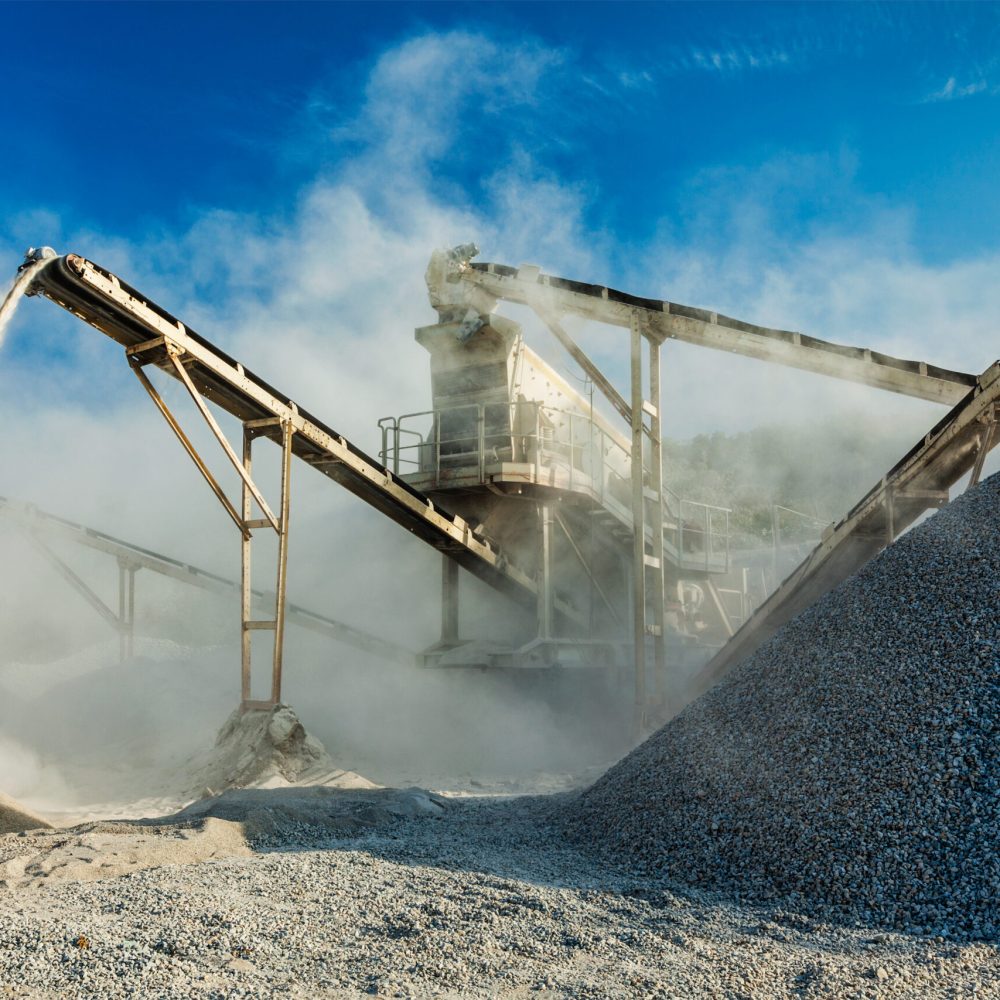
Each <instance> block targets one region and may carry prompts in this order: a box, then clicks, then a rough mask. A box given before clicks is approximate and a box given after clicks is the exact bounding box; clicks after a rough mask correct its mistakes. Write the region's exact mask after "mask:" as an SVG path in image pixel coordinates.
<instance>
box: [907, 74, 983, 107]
mask: <svg viewBox="0 0 1000 1000" xmlns="http://www.w3.org/2000/svg"><path fill="white" fill-rule="evenodd" d="M987 90H988V91H989V93H990V94H996V93H997V91H998V88H997V87H990V86H989V84H987V82H986V80H984V79H979V80H974V81H972V82H971V83H966V84H960V83H959V82H958V80H957V79H956V78H955V77H953V76H949V77H948V79H947V80H946V81H945V84H944V86H943V87H941V89H940V90H935V91H933V92H932V93H930V94H928V95H927V96H926V97H924V99H923V103H924V104H932V103H936V102H938V101H958V100H961V99H962V98H963V97H975V95H976V94H982V93H985V92H986V91H987Z"/></svg>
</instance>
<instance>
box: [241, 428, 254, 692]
mask: <svg viewBox="0 0 1000 1000" xmlns="http://www.w3.org/2000/svg"><path fill="white" fill-rule="evenodd" d="M243 469H244V471H245V472H246V474H247V475H248V476H249V475H251V474H252V472H253V433H252V432H251V430H250V428H249V427H247V426H246V424H244V425H243ZM241 482H242V493H243V524H244V525H245V524H246V523H247V521H249V520H250V516H251V515H252V514H253V497H252V496H251V494H250V490H249V489H247V484H246V480H245V479H244V480H242V481H241ZM252 557H253V536H252V535H251V533H250V532H249V531H244V532H243V538H242V543H241V546H240V677H241V696H240V703H241V704H242V705H246V704H247V703H248V702H249V701H250V691H251V669H250V664H251V647H250V639H251V635H250V629H249V628H248V627H247V622H249V621H250V620H251V619H252V618H253V572H252V570H253V558H252Z"/></svg>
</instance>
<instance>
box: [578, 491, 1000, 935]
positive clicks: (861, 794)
mask: <svg viewBox="0 0 1000 1000" xmlns="http://www.w3.org/2000/svg"><path fill="white" fill-rule="evenodd" d="M567 808H568V810H569V814H568V817H567V823H568V832H569V835H570V836H571V837H572V838H574V839H576V840H579V841H583V842H585V843H587V844H588V845H592V846H594V847H595V848H600V849H608V850H611V851H614V852H616V853H617V854H619V855H622V854H624V855H626V856H628V855H632V856H633V857H634V859H635V861H636V862H637V864H638V867H639V869H640V870H641V871H646V872H649V873H653V872H657V873H662V874H665V875H667V876H668V877H671V878H675V879H676V880H677V881H678V882H683V883H684V884H687V885H692V886H698V887H703V888H708V889H712V890H717V891H722V892H725V893H728V894H730V895H736V896H738V897H739V898H742V899H745V900H751V901H757V902H774V901H781V902H782V904H783V905H791V906H793V907H795V908H797V909H799V911H800V912H805V913H811V914H812V915H814V916H817V917H821V918H827V919H836V920H848V921H850V922H858V923H862V924H869V925H877V926H883V927H891V928H895V929H901V930H904V931H907V932H910V933H922V934H933V935H940V936H944V937H947V938H954V939H993V940H995V939H997V938H1000V474H998V475H996V476H993V477H991V478H990V479H988V480H986V481H985V482H983V483H981V484H979V486H978V487H976V488H975V489H973V490H970V491H968V492H967V493H965V494H964V495H963V496H962V497H960V498H958V499H957V500H955V501H954V502H953V503H951V504H950V505H948V506H947V507H946V508H944V509H943V510H941V511H939V512H938V513H937V514H935V515H934V516H933V517H931V518H929V519H928V520H927V521H925V522H924V523H923V524H921V525H919V526H917V527H916V528H914V529H913V530H912V531H911V532H909V533H908V534H906V535H905V536H903V537H902V538H901V539H899V540H898V541H897V542H896V543H895V544H894V545H892V546H890V547H889V548H888V549H886V550H885V551H884V552H883V553H882V554H881V555H880V556H879V557H878V558H876V559H875V560H873V561H872V562H871V563H869V564H868V565H867V566H866V567H865V568H864V569H862V570H861V571H860V572H859V573H858V574H856V575H855V576H854V577H852V578H851V579H850V580H848V581H846V582H845V583H843V584H842V585H841V586H840V587H838V588H837V589H836V590H834V591H832V592H831V593H830V594H828V595H826V597H824V598H823V599H822V600H821V601H820V602H818V603H817V604H816V605H814V606H813V607H812V608H810V609H809V610H807V611H806V612H804V613H803V614H801V615H800V616H799V617H798V618H796V619H795V620H793V621H792V622H789V623H788V624H787V625H786V626H785V627H784V628H783V629H781V630H780V631H779V632H778V633H777V634H776V635H775V636H774V637H773V638H772V639H771V640H770V641H769V642H768V643H766V644H765V645H764V646H762V647H761V648H760V649H759V650H758V651H757V652H756V653H755V654H754V655H753V656H752V657H750V658H749V659H748V660H747V661H745V662H744V663H743V664H742V665H740V666H739V667H738V668H737V669H736V670H735V671H734V672H733V673H732V674H730V675H729V676H728V677H727V678H725V679H724V680H723V681H722V682H721V683H720V684H718V685H717V686H716V687H715V688H713V689H712V690H711V691H709V692H708V693H707V694H706V695H705V696H703V697H702V698H700V699H699V700H698V701H697V702H695V703H694V704H693V705H691V706H689V707H688V708H687V709H686V710H685V711H684V712H683V713H682V714H681V715H680V716H678V717H677V718H676V719H674V720H672V721H671V722H670V723H668V724H667V725H666V726H664V727H663V728H662V729H661V730H660V731H659V732H657V733H656V734H654V735H653V736H652V737H651V738H650V739H649V740H647V741H646V742H645V743H644V744H642V745H641V746H640V747H638V748H637V749H636V750H634V751H633V752H632V753H631V754H630V755H629V756H627V757H626V758H625V759H624V760H622V761H621V762H619V763H618V764H617V765H616V766H615V767H613V768H612V769H611V770H610V771H608V773H607V774H606V775H605V776H604V777H603V778H601V779H600V780H599V781H598V782H597V783H596V784H595V785H594V786H592V787H591V788H590V789H588V790H587V791H586V792H584V793H583V794H582V796H581V797H580V798H579V799H577V800H575V801H574V802H572V803H570V804H569V805H568V807H567Z"/></svg>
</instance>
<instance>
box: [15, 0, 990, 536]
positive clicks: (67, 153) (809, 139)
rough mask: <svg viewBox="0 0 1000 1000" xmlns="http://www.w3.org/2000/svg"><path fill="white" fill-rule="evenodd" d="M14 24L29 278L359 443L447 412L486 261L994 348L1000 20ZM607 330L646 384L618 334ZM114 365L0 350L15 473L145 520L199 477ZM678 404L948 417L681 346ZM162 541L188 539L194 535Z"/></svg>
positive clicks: (287, 14)
mask: <svg viewBox="0 0 1000 1000" xmlns="http://www.w3.org/2000/svg"><path fill="white" fill-rule="evenodd" d="M3 15H4V31H5V38H6V40H7V41H6V46H5V52H4V59H3V60H2V61H0V87H2V92H3V93H4V95H5V99H4V102H3V104H2V105H0V121H2V125H3V127H2V128H0V162H2V163H3V165H4V166H3V174H2V177H3V181H2V183H0V255H2V257H3V259H5V260H6V261H7V268H8V272H9V273H13V270H14V268H15V267H16V265H17V263H18V262H19V260H20V257H21V254H22V252H23V250H24V248H25V247H26V246H27V245H29V244H35V245H37V244H40V243H48V244H51V245H53V246H55V247H56V248H57V249H59V250H60V251H68V250H74V251H76V252H79V253H83V254H85V255H86V256H89V257H91V258H92V259H94V260H97V261H98V262H100V263H102V264H104V265H105V266H108V267H110V268H112V269H113V270H116V271H118V273H120V274H121V275H122V276H123V277H124V278H126V279H127V280H129V281H130V282H131V283H133V284H135V285H136V286H138V287H139V288H141V289H143V290H144V291H147V292H148V293H149V294H150V295H152V296H153V297H154V298H156V299H157V300H158V301H160V302H161V303H162V304H163V305H164V306H166V307H167V308H169V309H171V311H173V312H174V313H175V314H177V315H179V316H181V317H182V318H183V319H184V320H185V321H187V322H188V323H190V324H191V325H193V326H194V327H195V328H196V329H199V330H200V331H201V332H202V333H204V334H206V335H208V336H210V337H212V338H213V339H215V340H217V341H218V342H220V343H221V344H222V345H224V346H225V347H226V348H227V349H229V350H231V351H233V352H234V353H236V354H237V355H238V356H239V357H241V358H242V359H243V360H244V361H245V362H246V363H247V364H248V365H250V366H251V367H253V368H254V369H255V370H258V371H260V372H261V373H262V374H264V375H265V376H266V377H268V378H269V380H270V381H272V382H274V383H275V384H279V385H281V386H282V388H284V389H285V390H286V391H288V392H290V393H291V394H292V395H293V396H294V397H295V398H297V399H299V400H300V401H301V402H302V404H303V405H304V406H306V407H308V408H309V409H310V410H313V411H315V412H316V413H318V414H320V415H321V416H323V417H324V418H325V419H327V420H328V422H329V423H331V424H332V425H333V426H334V427H336V428H337V429H338V430H341V431H343V432H345V433H348V434H350V435H352V436H354V437H356V438H357V440H358V442H359V444H361V445H362V446H363V447H366V448H369V449H375V448H376V447H377V443H376V437H375V433H374V422H375V420H376V419H377V418H378V417H379V416H382V415H385V414H387V413H398V412H401V411H411V410H417V409H421V408H422V407H423V406H425V405H426V404H427V402H428V400H427V395H428V378H427V368H426V366H427V361H426V357H425V356H424V355H423V354H422V352H421V350H420V349H419V348H418V347H417V346H416V345H414V344H413V341H412V330H413V327H414V326H417V325H420V324H423V323H428V322H431V321H432V320H433V313H432V312H431V311H430V309H429V307H428V304H427V299H426V293H425V290H424V288H423V271H424V267H425V266H426V261H427V259H428V257H429V254H430V252H431V250H432V249H434V248H435V247H437V246H442V245H449V244H454V243H459V242H465V241H467V240H469V239H475V240H477V241H478V242H479V243H480V245H481V246H482V248H483V258H484V259H493V260H498V261H501V262H504V263H511V264H519V263H522V262H532V263H537V264H540V265H541V266H543V267H544V268H546V269H547V270H549V271H552V272H554V273H557V274H563V275H566V276H568V277H574V278H580V279H585V280H592V281H598V282H602V283H607V284H611V285H616V286H618V287H621V288H625V289H627V290H629V291H633V292H635V293H638V294H647V295H654V296H659V297H664V298H670V299H673V300H675V301H680V302H689V303H692V304H695V305H701V306H707V307H711V308H716V309H719V310H721V311H725V312H727V313H729V314H730V315H734V316H739V317H743V318H745V319H748V320H752V321H756V322H761V323H765V324H768V325H774V326H783V327H786V328H792V329H800V330H803V331H804V332H808V333H811V334H814V335H817V336H822V337H828V338H830V339H833V340H839V341H842V342H846V343H856V344H864V345H867V346H871V347H875V348H877V349H880V350H883V351H888V352H890V353H896V354H900V355H903V356H907V357H918V358H925V359H927V360H929V361H934V362H937V363H940V364H944V365H950V366H952V367H956V368H963V369H966V370H975V371H980V370H982V369H983V368H984V367H985V366H986V365H987V364H988V363H989V362H991V361H992V360H994V359H995V358H996V357H997V356H998V355H1000V337H998V336H997V332H996V331H997V330H998V327H1000V322H998V321H1000V282H998V281H997V275H998V271H1000V248H998V246H997V236H996V234H997V232H998V231H1000V199H998V198H997V197H996V179H997V177H998V176H1000V55H998V54H1000V6H998V5H997V4H992V3H977V4H960V3H950V4H920V5H911V4H902V3H895V4H887V5H881V4H857V5H852V4H845V3H838V4H820V3H811V4H794V3H784V4H753V3H740V4H732V5H730V4H723V3H712V4H698V3H688V4H628V3H615V4H602V3H589V4H585V3H572V4H571V3H559V4H544V3H530V4H529V3H517V4H485V3H473V4H469V3H464V4H445V3H438V4H406V3H393V4H377V3H366V4H360V5H355V4H321V3H307V4H294V3H280V4H270V3H250V4H237V3H227V4H211V3H196V4H185V3H154V4H132V3H110V4H100V3H85V4H81V3H72V4H64V3H59V2H54V3H47V4H7V5H5V7H4V10H3ZM532 335H534V334H532ZM579 335H580V337H581V339H583V340H584V343H585V344H586V345H587V346H588V349H590V350H591V351H592V353H593V354H594V355H595V356H596V357H597V358H598V359H599V360H600V361H601V363H602V364H605V365H606V366H607V367H608V369H609V371H611V372H612V374H615V373H616V372H620V371H621V368H622V359H623V351H622V345H621V343H620V340H619V339H616V337H617V335H613V334H609V333H608V332H607V330H604V331H603V332H602V331H600V330H597V331H594V330H582V331H580V332H579ZM540 346H542V345H541V343H540ZM544 346H545V348H546V351H547V353H548V354H549V355H550V356H551V355H552V354H553V353H555V352H554V351H553V348H552V345H551V344H548V343H545V344H544ZM116 352H117V348H115V346H114V345H112V344H110V342H106V341H104V339H103V338H100V337H99V336H97V335H95V334H93V333H92V332H90V331H87V330H85V328H83V327H82V325H81V324H79V323H78V322H76V321H73V320H71V319H70V318H69V317H65V316H63V315H62V314H61V313H59V312H58V311H57V310H55V309H54V308H53V307H51V306H47V305H45V304H42V303H27V304H25V305H24V307H23V308H22V309H21V311H20V312H19V314H18V316H17V318H16V320H15V324H14V327H13V329H12V331H11V336H10V338H9V339H8V342H7V344H6V345H5V347H4V351H3V354H2V356H0V419H3V420H4V421H5V426H8V427H14V426H18V423H17V422H18V421H21V422H22V423H23V422H24V421H25V420H27V419H28V418H29V417H30V418H31V419H32V426H33V430H32V433H33V435H34V438H33V440H34V441H35V443H36V447H35V448H34V449H25V448H24V447H23V446H22V439H21V438H20V437H17V438H16V440H15V436H12V435H7V437H6V445H4V446H2V447H0V462H3V463H4V464H5V467H6V468H7V469H8V472H9V476H10V478H16V479H17V480H18V484H19V489H18V492H20V493H21V494H22V495H28V496H29V498H31V497H33V498H35V499H38V500H40V501H44V502H46V503H47V505H48V506H52V498H53V497H58V496H59V495H60V483H61V482H64V481H65V480H66V479H67V478H68V477H71V476H77V477H79V479H80V481H84V482H87V483H91V479H92V475H91V472H90V471H89V470H91V469H94V468H100V469H102V470H104V472H103V473H102V475H104V476H105V477H106V481H104V480H102V482H101V484H100V485H98V486H94V487H93V489H92V490H89V489H84V490H81V491H80V493H79V494H78V496H77V499H78V500H80V498H81V497H88V498H89V499H88V500H87V501H86V502H87V503H88V504H90V507H91V508H92V509H91V515H92V517H91V519H92V520H95V522H96V523H101V519H102V518H106V517H107V512H108V511H109V510H111V509H113V508H114V505H115V503H116V500H115V498H116V497H119V496H120V495H121V494H122V489H121V484H120V482H118V480H116V478H115V476H116V475H119V474H118V473H115V472H114V470H115V469H120V468H121V463H120V461H119V460H118V459H117V458H116V452H117V451H119V450H120V448H121V447H122V441H123V440H130V441H131V442H132V445H133V446H134V453H133V464H132V465H130V467H129V469H128V470H127V471H128V474H129V475H130V477H132V479H133V480H136V481H141V483H143V484H145V485H144V486H141V487H140V486H137V485H136V484H135V482H132V483H131V484H130V485H129V487H128V489H129V490H131V491H134V490H136V489H145V490H146V493H145V494H143V499H142V502H141V503H139V501H138V500H137V503H138V505H139V507H140V508H143V505H145V506H144V508H143V509H144V510H146V511H148V510H149V509H150V508H151V507H155V505H156V504H157V503H161V502H162V501H161V498H162V496H163V495H168V494H170V493H171V490H174V491H175V492H176V489H179V488H180V487H176V488H175V486H174V484H175V482H180V481H181V480H180V479H179V478H178V477H179V476H181V475H186V474H187V473H186V472H185V473H181V472H180V471H179V470H180V469H182V468H183V461H184V460H183V456H178V457H176V465H173V464H170V463H172V462H173V461H174V458H173V457H171V458H169V459H167V458H164V455H168V454H171V453H169V450H168V451H166V452H161V451H150V452H149V453H148V454H147V452H146V451H145V450H144V444H145V441H146V437H145V435H148V434H151V433H159V432H160V429H159V428H157V430H155V431H154V430H153V429H152V428H153V427H154V425H155V415H153V414H151V413H150V412H149V408H148V403H147V401H146V400H145V399H144V398H143V397H141V395H140V394H139V392H138V387H137V386H136V385H135V384H134V379H132V377H131V376H130V374H129V373H128V371H127V369H126V367H125V365H124V364H123V363H122V362H121V359H120V357H119V356H118V353H116ZM567 370H569V369H567ZM666 393H667V411H666V414H667V420H668V424H667V426H668V432H670V433H674V434H676V435H681V436H684V435H689V434H693V433H697V432H699V431H710V430H716V429H723V430H738V429H741V428H744V427H746V426H748V425H752V424H754V423H768V422H774V421H777V420H802V419H815V418H816V417H817V416H818V417H820V418H822V419H837V417H838V415H842V414H844V413H846V412H850V411H852V410H853V411H856V410H859V409H861V410H864V411H866V412H872V413H876V412H877V413H878V414H880V415H881V416H883V417H884V419H886V420H892V421H904V422H907V423H906V426H907V427H910V425H911V423H912V427H913V430H914V439H916V437H917V436H919V434H921V433H922V432H923V431H924V430H925V429H926V428H927V427H928V426H930V424H931V423H932V422H933V421H934V420H936V419H937V417H938V416H940V412H939V411H938V410H937V409H935V408H934V407H931V406H929V405H926V404H914V403H912V402H911V403H906V402H905V401H900V400H895V399H891V398H889V397H886V396H885V395H884V394H878V393H874V391H870V390H860V389H854V388H852V387H849V386H845V385H843V384H842V383H836V382H832V381H830V380H823V379H820V378H819V377H817V376H807V375H804V374H802V373H798V372H787V371H784V370H776V369H774V368H771V367H769V366H765V365H761V364H759V363H757V362H752V361H746V360H745V359H733V358H729V357H727V356H725V355H716V354H713V353H712V352H706V351H698V350H696V349H694V348H688V347H684V346H683V345H672V347H671V351H670V353H669V357H668V359H667V376H666ZM904 403H905V405H904ZM108 421H112V422H113V425H114V432H113V434H112V435H111V436H110V437H111V440H109V434H108ZM68 426H71V427H72V435H71V436H70V435H67V433H66V428H67V427H68ZM122 435H126V438H125V439H123V438H122ZM127 435H132V437H131V438H128V437H127ZM157 440H159V439H157ZM39 454H44V455H45V456H46V458H45V461H43V462H42V461H38V459H37V456H38V455H39ZM140 471H141V475H139V472H140ZM183 482H184V483H185V487H184V489H185V503H187V502H188V500H187V492H186V491H187V489H188V487H189V486H190V483H188V481H187V480H186V479H185V480H183ZM7 489H8V490H9V487H7ZM0 492H2V491H0ZM136 495H137V497H138V494H136ZM206 502H207V501H206ZM184 509H185V510H186V509H187V508H184ZM67 513H77V514H79V513H80V512H79V511H69V510H68V511H67ZM116 514H117V515H119V516H127V514H123V513H122V512H121V511H120V510H116ZM161 515H162V518H163V521H162V523H163V525H164V528H163V531H164V534H165V535H168V534H171V532H172V527H171V525H173V526H174V527H176V525H177V523H178V519H179V518H181V515H180V514H176V515H174V514H173V513H171V512H167V511H161ZM137 516H138V515H137ZM172 519H173V520H172ZM213 523H214V522H213ZM148 524H149V521H148V519H144V520H143V524H142V531H145V530H148ZM140 537H147V536H143V535H142V533H141V531H140ZM171 537H172V536H171ZM192 544H195V542H192Z"/></svg>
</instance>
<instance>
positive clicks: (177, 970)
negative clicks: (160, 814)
mask: <svg viewBox="0 0 1000 1000" xmlns="http://www.w3.org/2000/svg"><path fill="white" fill-rule="evenodd" d="M387 794H389V795H390V796H395V794H396V793H387ZM351 795H352V796H353V793H351ZM558 804H559V803H558V802H553V801H552V800H547V801H540V800H532V799H515V800H508V801H489V800H486V801H476V800H471V801H470V800H464V801H457V802H453V803H452V804H451V806H450V807H449V808H447V809H446V810H444V812H443V813H442V815H440V816H430V815H419V816H414V817H410V818H400V819H397V820H396V821H395V822H393V823H391V824H389V825H388V826H380V827H378V828H375V829H370V830H367V831H365V832H364V833H363V834H361V835H358V836H350V837H345V838H335V837H334V838H331V837H330V836H329V835H328V834H324V835H323V836H322V837H320V838H319V839H317V838H316V837H315V836H313V834H314V833H315V832H316V830H318V829H320V826H316V827H313V826H310V824H309V822H308V821H300V822H296V823H294V824H287V825H285V826H284V828H283V829H281V830H272V831H271V832H270V833H269V834H268V835H267V837H266V838H265V839H262V840H260V841H259V842H258V843H257V845H256V846H257V849H258V853H257V854H256V855H254V856H251V857H241V858H231V859H225V860H217V861H208V862H203V863H201V864H197V865H186V866H181V865H166V866H162V867H158V868H153V869H147V870H145V871H140V872H135V873H132V874H130V875H127V876H122V877H116V878H109V879H104V880H100V881H90V882H78V883H67V882H62V883H55V882H53V883H50V884H45V885H42V886H41V887H39V888H37V889H35V890H34V891H30V892H29V891H22V892H19V893H13V894H10V893H0V913H2V914H3V916H2V919H0V996H18V997H59V998H64V997H109V998H110V997H143V998H167V997H170V998H174V997H176V998H181V997H218V998H222V997H227V998H228V997H233V998H235V997H247V998H248V997H270V996H283V997H286V996H287V997H296V998H307V997H308V998H313V997H319V998H323V997H356V996H363V995H373V994H374V995H380V996H383V995H384V996H396V997H430V996H440V997H528V996H532V997H549V998H552V997H579V998H591V1000H597V998H619V997H621V998H632V997H663V998H666V997H676V998H681V997H685V998H687V997H692V998H693V997H699V998H701V997H712V998H732V1000H750V998H763V997H784V996H788V997H806V998H809V997H836V998H859V1000H860V998H882V997H887V998H888V997H921V998H924V997H926V998H945V997H958V996H962V997H969V996H980V997H997V996H1000V962H998V952H997V949H996V948H994V947H991V946H987V945H984V944H975V945H958V944H954V943H948V942H943V941H935V940H929V939H921V938H913V937H906V936H902V935H895V934H878V935H873V934H871V933H870V932H859V931H857V930H851V929H846V928H842V927H837V926H831V925H827V924H824V923H822V922H819V921H816V920H813V919H809V918H806V917H803V916H801V915H798V914H796V913H794V912H791V911H788V910H781V909H771V910H767V909H759V908H756V909H755V908H751V907H746V906H738V905H734V904H732V903H727V902H724V901H720V900H718V899H716V898H714V897H712V896H710V895H708V894H704V893H698V892H687V893H681V892H677V891H674V890H671V889H670V888H669V887H667V886H666V885H665V884H663V883H662V882H659V881H658V880H656V879H648V878H637V877H636V876H635V875H634V874H633V873H631V872H629V871H628V870H627V869H624V868H621V867H618V866H616V865H615V864H614V863H607V864H600V865H595V864H594V860H593V857H592V856H590V855H589V854H586V853H582V852H580V851H579V849H577V848H575V847H573V846H572V845H569V844H567V843H566V841H565V840H564V839H563V838H562V837H561V836H560V835H559V833H558V832H557V827H556V825H555V824H554V823H553V822H552V818H553V811H554V809H555V807H556V806H557V805H558Z"/></svg>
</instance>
